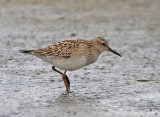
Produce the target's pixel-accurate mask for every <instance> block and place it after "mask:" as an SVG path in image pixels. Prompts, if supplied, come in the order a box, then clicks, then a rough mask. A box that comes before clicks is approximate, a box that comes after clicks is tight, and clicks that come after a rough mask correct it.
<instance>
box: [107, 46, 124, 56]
mask: <svg viewBox="0 0 160 117" xmlns="http://www.w3.org/2000/svg"><path fill="white" fill-rule="evenodd" d="M108 50H109V51H110V52H113V53H114V54H116V55H118V56H120V57H122V56H121V55H120V54H119V53H118V52H116V51H115V50H113V49H112V48H110V47H108Z"/></svg>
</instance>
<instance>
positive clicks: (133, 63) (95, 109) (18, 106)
mask: <svg viewBox="0 0 160 117" xmlns="http://www.w3.org/2000/svg"><path fill="white" fill-rule="evenodd" d="M159 3H160V2H159V0H154V1H150V0H141V1H139V0H135V1H125V0H119V1H116V0H112V1H109V0H107V1H106V0H101V1H99V2H97V1H96V0H88V1H87V2H84V1H83V0H77V1H65V0H62V1H59V2H58V1H55V0H53V1H49V0H46V1H31V0H27V1H25V0H21V2H19V1H18V0H13V1H0V47H1V51H0V89H1V90H0V100H1V101H0V112H1V113H0V116H7V117H8V116H12V117H14V116H19V117H20V116H26V117H27V116H33V117H34V116H38V117H39V116H45V117H47V116H48V117H49V116H52V117H53V116H54V117H61V116H65V117H67V116H68V117H69V116H77V117H85V116H87V117H102V116H121V117H122V116H123V117H128V116H132V117H139V116H145V117H147V116H148V117H151V116H152V117H154V116H160V113H159V110H160V77H159V76H160V72H159V71H160V54H159V51H160V38H159V37H160V22H159V21H160V12H159V10H160V4H159ZM97 36H102V37H104V38H106V39H108V40H109V42H110V46H111V47H112V48H114V49H115V50H117V51H118V52H119V53H121V54H122V56H123V57H122V58H120V57H118V56H116V55H113V54H112V53H107V52H105V53H103V54H102V55H101V57H100V58H99V59H98V61H97V62H96V63H94V64H92V65H89V66H87V67H84V68H82V69H80V70H77V71H74V72H67V75H68V76H69V78H70V81H71V93H70V94H69V95H64V94H63V93H64V91H65V87H64V84H63V82H62V78H61V76H60V75H59V74H57V73H55V72H53V71H52V70H51V65H49V64H47V63H45V62H43V61H41V60H40V59H38V58H36V57H34V56H29V55H24V54H21V53H19V51H18V50H21V49H37V48H43V47H46V46H48V45H50V44H52V43H54V42H57V41H61V40H65V39H70V38H72V39H73V38H80V37H81V38H87V39H90V38H93V37H97ZM142 81H145V82H142Z"/></svg>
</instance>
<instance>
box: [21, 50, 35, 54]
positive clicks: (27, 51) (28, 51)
mask: <svg viewBox="0 0 160 117" xmlns="http://www.w3.org/2000/svg"><path fill="white" fill-rule="evenodd" d="M19 52H20V53H26V54H31V53H32V52H33V50H19Z"/></svg>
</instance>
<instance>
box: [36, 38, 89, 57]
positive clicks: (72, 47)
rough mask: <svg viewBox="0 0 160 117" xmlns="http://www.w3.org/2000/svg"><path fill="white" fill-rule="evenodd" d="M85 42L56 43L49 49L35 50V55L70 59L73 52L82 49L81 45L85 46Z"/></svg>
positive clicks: (80, 40)
mask: <svg viewBox="0 0 160 117" xmlns="http://www.w3.org/2000/svg"><path fill="white" fill-rule="evenodd" d="M84 41H86V40H83V39H77V40H65V41H61V42H57V43H54V44H52V45H50V46H48V47H47V48H43V49H38V50H33V53H34V54H39V55H43V56H48V57H55V58H56V57H59V58H70V57H71V55H72V54H73V51H74V52H76V51H77V49H78V48H81V45H84ZM77 42H78V43H77ZM82 43H83V44H82Z"/></svg>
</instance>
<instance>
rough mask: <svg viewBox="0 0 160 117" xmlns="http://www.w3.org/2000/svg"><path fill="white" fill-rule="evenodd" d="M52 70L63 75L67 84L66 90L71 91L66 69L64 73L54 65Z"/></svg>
mask: <svg viewBox="0 0 160 117" xmlns="http://www.w3.org/2000/svg"><path fill="white" fill-rule="evenodd" d="M52 70H53V71H55V72H57V73H59V74H61V75H62V78H63V81H64V84H65V86H66V92H67V93H69V90H70V81H69V79H68V76H67V75H66V70H65V71H64V73H62V72H60V71H58V70H57V69H55V66H52Z"/></svg>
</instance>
